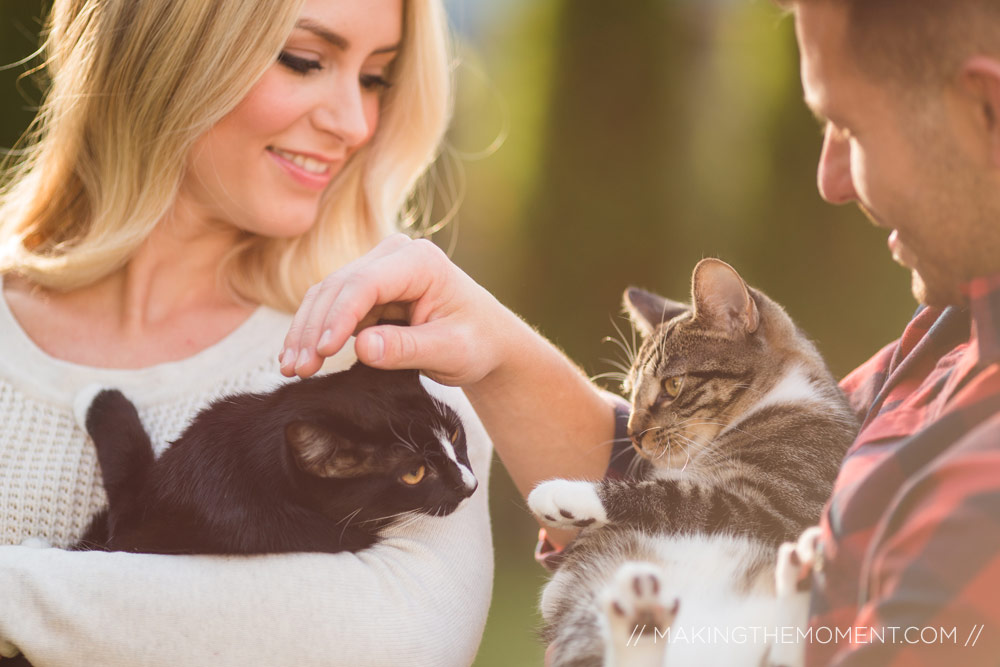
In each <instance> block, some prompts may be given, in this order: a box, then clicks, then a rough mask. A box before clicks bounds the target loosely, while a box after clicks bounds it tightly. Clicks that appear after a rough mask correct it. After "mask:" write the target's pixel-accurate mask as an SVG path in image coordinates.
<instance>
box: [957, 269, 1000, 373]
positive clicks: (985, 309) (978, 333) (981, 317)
mask: <svg viewBox="0 0 1000 667" xmlns="http://www.w3.org/2000/svg"><path fill="white" fill-rule="evenodd" d="M962 291H963V293H964V294H965V295H966V296H967V297H968V298H969V310H970V313H971V315H972V342H973V344H975V345H976V346H977V347H978V350H977V351H978V355H977V356H978V357H979V363H980V364H982V365H989V364H992V363H994V362H997V361H1000V273H996V274H993V275H990V276H984V277H981V278H973V279H972V280H970V281H969V282H967V283H965V285H963V286H962Z"/></svg>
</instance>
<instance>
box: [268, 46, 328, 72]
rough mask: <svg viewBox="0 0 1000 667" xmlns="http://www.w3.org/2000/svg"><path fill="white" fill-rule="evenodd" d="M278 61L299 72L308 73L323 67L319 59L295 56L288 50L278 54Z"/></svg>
mask: <svg viewBox="0 0 1000 667" xmlns="http://www.w3.org/2000/svg"><path fill="white" fill-rule="evenodd" d="M278 62H279V63H281V64H282V65H284V66H285V67H287V68H288V69H290V70H292V71H293V72H296V73H298V74H308V73H309V72H310V71H313V70H321V69H323V66H322V65H321V64H320V63H319V61H318V60H310V59H309V58H301V57H299V56H293V55H292V54H291V53H288V52H287V51H282V52H281V53H279V54H278Z"/></svg>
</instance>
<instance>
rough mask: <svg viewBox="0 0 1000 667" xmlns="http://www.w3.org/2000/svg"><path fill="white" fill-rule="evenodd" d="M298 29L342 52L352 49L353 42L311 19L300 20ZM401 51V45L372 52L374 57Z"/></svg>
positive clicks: (297, 24)
mask: <svg viewBox="0 0 1000 667" xmlns="http://www.w3.org/2000/svg"><path fill="white" fill-rule="evenodd" d="M295 27H296V28H301V29H302V30H306V31H308V32H311V33H312V34H314V35H316V36H317V37H319V38H320V39H322V40H323V41H324V42H326V43H328V44H330V45H332V46H335V47H336V48H338V49H340V50H341V51H346V50H348V49H349V48H351V42H350V41H349V40H348V39H347V38H346V37H344V36H342V35H338V34H337V33H335V32H333V31H332V30H330V29H329V28H327V27H326V26H324V25H322V24H321V23H317V22H316V21H313V20H311V19H300V20H299V21H298V22H297V23H296V24H295ZM398 50H399V44H393V45H392V46H383V47H382V48H380V49H375V50H374V51H372V55H375V54H377V53H392V52H393V51H398Z"/></svg>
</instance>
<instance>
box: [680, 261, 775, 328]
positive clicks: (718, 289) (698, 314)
mask: <svg viewBox="0 0 1000 667" xmlns="http://www.w3.org/2000/svg"><path fill="white" fill-rule="evenodd" d="M691 299H692V301H694V319H695V320H700V321H702V322H705V323H708V324H710V325H711V326H712V327H713V328H715V329H720V330H722V331H724V332H725V333H727V334H729V335H733V336H735V335H742V334H752V333H753V332H754V331H756V330H757V327H758V326H759V325H760V314H759V313H758V312H757V303H756V302H755V301H754V299H753V296H751V295H750V290H749V289H748V288H747V284H746V283H745V282H743V278H741V277H740V274H738V273H736V269H734V268H733V267H731V266H729V265H728V264H726V263H725V262H723V261H722V260H721V259H711V258H709V259H703V260H701V261H700V262H698V265H697V266H696V267H694V274H693V275H692V276H691Z"/></svg>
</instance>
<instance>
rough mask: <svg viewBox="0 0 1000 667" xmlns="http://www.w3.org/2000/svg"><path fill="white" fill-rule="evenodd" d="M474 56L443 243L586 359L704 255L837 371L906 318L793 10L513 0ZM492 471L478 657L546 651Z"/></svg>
mask: <svg viewBox="0 0 1000 667" xmlns="http://www.w3.org/2000/svg"><path fill="white" fill-rule="evenodd" d="M478 1H480V0H454V2H452V3H451V6H452V9H453V10H455V9H456V8H457V10H458V11H463V9H465V10H468V11H471V10H472V7H473V5H474V3H476V2H478ZM42 4H43V3H42V2H40V0H0V63H3V64H8V63H13V62H15V61H18V60H20V59H22V58H24V57H25V56H27V55H29V54H30V53H32V52H33V51H34V49H35V48H36V46H37V44H36V37H35V33H36V32H37V30H38V28H39V25H40V21H39V19H38V17H39V15H40V14H41V7H42ZM461 57H462V63H461V65H460V66H459V68H458V71H457V78H458V83H459V101H458V108H457V113H456V120H455V124H454V128H453V131H452V133H451V136H450V146H451V154H452V155H453V156H457V157H458V159H459V160H460V161H461V162H462V163H463V164H462V173H464V183H465V194H464V199H463V204H462V209H461V212H460V214H459V219H458V221H457V222H455V223H453V224H451V225H450V226H448V227H447V228H446V229H445V230H444V231H443V232H442V233H441V234H440V235H439V241H440V242H441V243H442V245H446V246H452V244H454V248H455V251H454V253H453V256H454V258H455V260H456V261H457V262H458V263H459V264H460V265H461V266H462V267H464V268H465V269H466V270H467V271H468V272H469V273H470V274H471V275H472V276H473V277H474V278H476V279H477V280H479V281H480V282H481V283H482V284H484V285H485V286H486V287H488V288H489V289H491V290H492V291H493V292H494V293H495V294H497V295H498V296H499V297H500V299H501V300H502V301H504V302H505V303H506V304H508V305H509V306H510V307H511V308H512V309H514V310H515V311H516V312H518V313H520V314H522V315H523V316H524V317H525V319H526V320H527V321H529V322H531V323H532V324H534V325H536V326H537V327H538V328H539V330H540V331H542V332H543V333H545V334H546V335H547V336H548V337H550V338H551V339H552V340H554V341H555V342H556V343H558V344H559V345H560V346H561V347H562V348H563V349H564V350H565V351H566V352H567V353H568V354H569V355H570V356H571V357H572V358H574V359H575V360H577V361H578V362H579V363H580V364H581V365H582V366H583V368H584V369H585V370H586V371H587V372H588V373H589V374H591V375H597V374H600V373H604V372H607V371H611V370H614V369H613V366H612V365H611V364H610V363H609V362H608V361H605V360H606V359H614V358H615V357H616V350H615V347H614V346H613V345H611V344H608V343H605V342H602V339H603V338H605V337H606V336H615V335H617V334H616V332H615V323H614V322H613V320H615V321H616V322H617V325H618V326H619V327H621V328H623V330H624V332H625V334H626V337H629V336H630V330H629V328H628V326H627V324H626V323H624V321H623V320H620V319H618V313H619V300H620V295H621V292H622V290H623V289H624V288H625V287H626V286H627V285H630V284H636V285H641V286H644V287H647V288H650V289H653V290H656V291H660V292H662V293H664V294H667V295H670V296H672V297H674V298H679V299H683V298H686V295H687V293H688V290H689V279H690V272H691V269H692V268H693V267H694V264H695V263H696V262H697V261H698V260H699V259H701V258H702V257H706V256H716V257H721V258H723V259H725V260H727V261H729V262H730V263H732V264H733V265H734V266H735V267H736V268H737V269H738V270H739V271H740V272H741V273H742V274H743V276H744V278H746V280H747V281H748V282H749V283H750V284H752V285H754V286H756V287H758V288H760V289H762V290H764V291H765V292H767V293H768V294H770V295H771V296H772V297H774V298H775V299H777V300H778V301H779V302H781V303H783V304H784V305H785V307H786V308H787V310H788V311H789V313H790V314H791V315H792V317H793V318H795V319H796V321H797V322H798V323H799V324H800V325H801V326H802V327H803V328H804V329H805V331H807V332H808V333H809V335H810V336H812V337H813V339H814V340H815V341H816V342H817V344H818V345H819V347H820V349H821V350H822V351H823V352H824V354H825V355H826V356H827V359H828V361H829V363H830V366H831V368H832V369H833V371H834V373H835V374H837V375H838V376H841V375H843V374H845V373H846V372H847V371H849V370H850V369H851V368H853V367H854V366H856V365H857V364H859V363H861V362H862V361H864V360H865V359H866V358H867V357H868V356H870V355H871V354H872V353H874V352H875V350H876V349H878V348H879V347H880V346H881V345H883V344H885V343H886V342H888V341H889V340H891V339H892V338H894V337H895V336H896V335H897V332H898V331H899V330H900V329H901V327H902V325H903V324H904V323H905V321H906V319H907V318H908V316H909V314H910V313H911V312H912V310H913V308H914V305H915V304H914V303H913V301H912V299H911V297H910V296H909V289H908V287H909V279H908V276H907V274H906V273H905V272H904V271H902V270H900V269H899V268H897V267H895V266H894V265H893V264H892V263H891V262H890V261H889V256H888V253H887V251H886V249H885V240H884V238H883V236H884V232H880V231H878V230H875V229H873V228H872V227H871V226H870V225H868V224H867V223H866V222H865V220H864V219H863V217H862V216H861V215H860V214H859V213H858V212H857V211H856V210H855V208H854V207H843V208H834V207H831V206H829V205H826V204H824V203H823V202H822V201H821V200H820V199H819V196H818V194H817V193H816V187H815V163H816V159H817V157H818V154H819V147H820V135H819V131H818V128H817V126H816V123H815V121H814V120H813V119H812V117H811V116H810V114H809V112H808V111H807V110H806V108H805V106H804V105H803V103H802V100H801V90H800V87H799V83H798V63H797V56H796V50H795V40H794V36H793V34H792V26H791V22H790V21H789V20H787V19H784V18H782V17H781V15H780V13H779V12H778V11H777V10H776V9H775V8H774V7H773V6H772V5H771V4H770V3H769V2H767V0H730V1H722V0H718V1H708V0H705V1H700V2H690V1H685V0H630V1H629V2H627V3H621V2H619V3H610V2H607V0H537V1H535V2H521V3H512V4H511V5H510V7H509V8H508V9H507V10H505V11H496V12H494V13H493V15H492V18H491V20H490V21H489V22H488V24H486V25H485V26H483V27H482V29H481V30H480V31H479V32H478V33H477V34H476V36H475V40H466V41H464V42H463V43H462V48H461ZM32 64H34V65H37V64H38V63H37V61H34V62H33V63H30V64H29V65H24V66H15V67H12V68H9V69H7V70H4V71H0V91H2V92H0V95H2V97H0V99H2V100H3V103H2V104H0V146H3V147H10V146H12V145H13V144H14V142H15V140H16V138H17V137H18V136H19V135H20V133H21V132H22V131H23V130H24V128H25V127H26V126H27V124H28V122H29V121H30V119H31V116H32V107H33V106H34V105H36V104H37V102H38V100H39V98H40V92H39V90H38V87H37V86H36V85H34V84H33V83H32V80H31V79H28V80H21V81H20V82H18V80H17V77H18V75H19V74H21V73H23V72H25V71H26V70H27V69H28V68H29V67H30V66H31V65H32ZM498 138H502V139H503V142H502V145H501V146H500V147H499V149H497V150H493V148H495V147H496V146H495V144H497V143H498V142H497V139H498ZM606 385H607V386H609V388H612V389H614V388H615V386H614V384H613V383H606ZM524 427H525V429H530V428H531V425H530V424H525V425H524ZM492 486H493V488H492V500H491V506H492V517H493V525H494V536H495V543H496V554H497V579H496V584H495V589H494V603H493V607H492V609H491V613H490V620H489V624H488V627H487V633H486V636H485V637H484V641H483V646H482V650H481V651H480V655H479V657H478V659H477V662H476V664H477V665H480V666H481V667H487V666H493V665H497V666H499V665H504V666H506V665H528V664H540V663H541V660H542V647H541V646H540V645H539V644H538V643H537V641H536V639H535V637H534V628H535V627H536V625H537V622H538V619H537V616H536V612H535V604H536V599H537V594H538V592H539V590H540V586H541V585H542V583H543V582H544V573H543V572H542V570H541V569H540V568H538V567H537V566H536V565H535V564H534V563H533V562H532V560H531V550H532V548H533V546H534V539H535V531H536V527H535V526H534V524H533V522H532V521H531V519H530V518H529V516H528V514H527V512H526V511H525V509H524V504H523V501H521V499H520V498H519V497H518V495H517V493H516V491H515V490H514V488H513V485H512V484H511V483H510V481H509V479H508V478H507V476H506V473H505V472H504V471H503V469H502V467H501V466H500V465H496V466H494V474H493V480H492Z"/></svg>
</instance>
